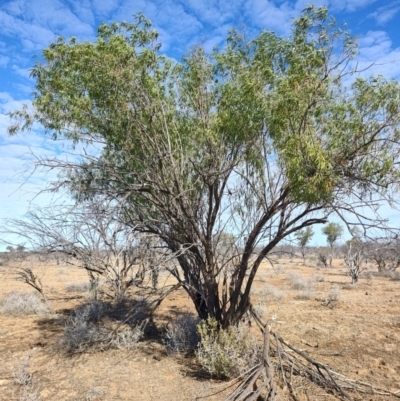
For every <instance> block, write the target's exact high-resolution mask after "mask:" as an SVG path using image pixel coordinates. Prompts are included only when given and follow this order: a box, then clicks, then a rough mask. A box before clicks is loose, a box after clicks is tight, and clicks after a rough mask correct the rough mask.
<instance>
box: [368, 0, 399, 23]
mask: <svg viewBox="0 0 400 401" xmlns="http://www.w3.org/2000/svg"><path fill="white" fill-rule="evenodd" d="M399 11H400V4H399V2H398V1H395V2H392V3H390V4H387V5H385V6H383V7H379V8H378V9H377V10H376V11H374V12H373V13H371V14H369V15H368V17H369V18H374V19H375V20H376V22H377V23H378V24H379V25H385V24H386V23H387V22H389V21H390V20H391V19H392V18H393V17H394V16H395V15H396V14H397V13H398V12H399Z"/></svg>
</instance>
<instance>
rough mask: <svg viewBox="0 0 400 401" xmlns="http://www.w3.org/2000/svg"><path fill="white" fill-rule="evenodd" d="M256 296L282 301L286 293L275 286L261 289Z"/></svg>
mask: <svg viewBox="0 0 400 401" xmlns="http://www.w3.org/2000/svg"><path fill="white" fill-rule="evenodd" d="M256 294H257V295H259V296H262V297H263V296H266V297H267V298H276V299H282V298H283V296H284V293H283V292H282V291H280V290H279V289H278V288H276V287H274V286H273V285H268V286H266V287H263V288H260V289H259V290H257V291H256Z"/></svg>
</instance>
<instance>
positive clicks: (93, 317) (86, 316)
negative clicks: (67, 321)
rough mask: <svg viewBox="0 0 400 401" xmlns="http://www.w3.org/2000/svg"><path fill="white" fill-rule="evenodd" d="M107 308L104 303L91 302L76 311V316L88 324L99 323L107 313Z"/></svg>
mask: <svg viewBox="0 0 400 401" xmlns="http://www.w3.org/2000/svg"><path fill="white" fill-rule="evenodd" d="M107 307H108V306H107V305H106V304H104V303H103V302H91V303H90V304H86V305H82V306H79V307H78V308H77V309H76V310H75V316H76V317H79V318H80V319H82V320H84V321H87V322H98V321H99V320H100V319H101V318H102V317H103V316H104V314H105V313H106V310H107Z"/></svg>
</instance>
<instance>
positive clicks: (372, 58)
mask: <svg viewBox="0 0 400 401" xmlns="http://www.w3.org/2000/svg"><path fill="white" fill-rule="evenodd" d="M359 49H360V54H359V57H358V58H357V61H358V62H359V66H360V68H361V69H363V68H366V67H368V66H371V68H369V69H368V70H367V71H366V72H365V73H366V74H368V75H370V74H376V75H379V74H381V75H384V76H386V77H387V78H396V79H400V48H393V44H392V41H391V39H390V38H389V36H388V34H387V33H386V32H384V31H369V32H367V34H366V35H364V36H362V37H360V39H359Z"/></svg>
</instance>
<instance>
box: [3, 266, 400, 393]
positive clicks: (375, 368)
mask: <svg viewBox="0 0 400 401" xmlns="http://www.w3.org/2000/svg"><path fill="white" fill-rule="evenodd" d="M279 263H280V264H281V266H282V267H281V269H280V271H276V270H275V269H274V268H273V267H271V266H270V265H269V264H263V265H262V266H261V268H260V274H261V276H263V277H267V278H268V281H267V282H261V281H258V280H256V282H255V286H254V288H253V289H254V291H252V296H251V300H252V303H253V304H254V305H259V308H260V310H263V311H264V314H265V316H264V319H265V320H268V319H271V315H274V317H275V315H276V319H275V320H273V321H272V326H273V330H274V331H276V332H278V333H280V334H281V335H282V337H284V338H285V339H286V340H287V341H289V342H290V343H291V344H293V345H294V346H296V347H297V348H300V349H302V350H304V352H306V353H308V354H310V355H311V356H312V357H314V358H315V359H317V360H321V362H323V363H327V364H329V366H330V367H331V368H332V369H334V370H335V371H337V372H340V373H343V374H345V375H346V376H348V377H350V378H352V379H354V380H360V381H363V382H367V383H371V384H373V385H375V386H378V387H384V388H388V389H392V390H393V391H397V390H400V384H399V381H398V377H399V375H400V362H399V361H400V349H399V347H398V344H399V343H400V320H399V316H400V295H399V294H400V292H399V291H400V287H399V285H400V284H399V281H395V280H393V279H392V278H391V277H381V276H376V275H374V276H373V278H372V279H371V280H365V279H361V280H360V281H359V282H358V283H357V284H356V285H351V284H348V283H349V277H348V276H347V275H346V274H345V272H344V269H342V268H341V267H340V266H339V263H338V260H336V261H334V265H333V267H332V268H330V269H324V270H323V271H322V270H320V271H319V272H318V273H321V276H322V277H323V278H324V281H322V280H321V279H320V278H318V277H316V276H313V275H314V274H315V273H316V268H315V267H312V266H303V265H297V263H299V260H295V263H296V266H294V265H293V263H290V261H289V259H285V258H281V260H280V262H279ZM11 267H12V266H11ZM8 269H9V268H8V267H7V270H8ZM59 269H60V266H56V264H55V263H54V264H53V265H51V264H50V265H49V266H47V267H46V275H45V276H44V278H43V286H44V288H45V289H46V290H47V293H46V295H47V296H48V298H49V299H50V300H51V304H52V308H53V309H54V311H56V312H57V316H55V315H48V314H35V312H33V313H31V314H19V313H16V314H14V313H13V314H7V315H4V314H2V315H0V355H1V361H2V363H1V364H0V400H1V401H11V400H13V401H39V400H40V399H41V401H53V400H63V401H88V400H90V401H94V400H96V401H97V400H100V401H106V400H118V401H131V400H143V401H150V400H163V401H164V400H165V401H175V400H179V401H189V400H194V399H196V397H200V396H205V395H208V394H211V393H214V392H215V389H214V387H213V386H214V385H215V382H214V383H213V382H211V381H209V380H208V379H207V378H206V377H204V374H201V373H200V371H199V366H198V364H197V363H196V361H195V360H194V357H193V356H186V355H185V357H179V358H175V357H169V356H168V355H167V354H166V352H165V345H164V343H163V341H162V339H163V338H164V335H165V333H166V328H170V327H171V323H172V322H173V321H174V320H175V319H176V318H177V317H178V318H179V316H182V315H183V314H184V313H186V312H189V314H190V315H191V316H196V315H195V311H194V309H193V308H192V304H191V301H190V300H189V299H188V297H187V295H186V294H185V292H184V291H177V292H175V293H174V294H172V295H170V296H169V297H167V298H166V299H165V301H163V303H162V304H161V306H160V308H159V310H158V311H157V313H156V315H155V317H154V320H153V321H151V322H150V323H149V326H148V327H147V329H146V333H145V335H144V337H143V338H142V339H141V340H139V341H136V338H135V336H134V335H133V334H132V333H131V332H128V329H130V330H133V329H134V328H135V327H136V324H137V322H136V320H135V321H132V322H128V324H125V325H122V326H121V327H120V328H119V330H118V331H117V333H120V337H119V338H118V337H117V336H114V337H113V336H111V338H110V332H112V330H115V329H116V327H117V326H118V324H119V322H121V321H122V318H123V316H124V313H125V312H124V313H122V312H120V311H119V310H114V309H112V310H110V307H109V305H108V303H106V302H104V303H101V302H98V303H96V302H88V301H87V300H86V299H85V296H84V295H85V294H82V293H80V292H79V291H77V292H76V293H74V292H68V290H67V289H66V283H83V282H85V280H86V281H87V275H86V273H85V272H84V271H81V270H79V269H75V268H70V267H68V268H65V271H64V274H63V275H61V276H60V275H59V274H58V271H59ZM374 269H375V270H376V268H374ZM342 270H343V271H342ZM290 273H296V274H297V277H298V278H299V280H298V281H299V282H301V283H302V284H300V289H296V288H293V287H294V286H293V284H292V281H291V278H288V276H289V275H290ZM318 273H317V274H318ZM295 278H296V276H295ZM164 281H166V282H167V283H168V284H171V283H173V282H172V280H170V279H168V278H167V277H166V276H163V275H161V276H160V283H162V282H164ZM294 281H295V282H297V280H294ZM310 283H311V284H312V286H313V287H314V288H315V294H314V296H312V297H311V298H306V299H302V300H301V301H299V299H298V296H299V294H300V293H301V292H302V291H303V290H306V289H307V288H309V284H310ZM296 286H297V284H296ZM301 287H303V288H301ZM347 289H348V290H347ZM24 290H26V285H24V284H22V283H17V282H15V281H14V280H13V279H12V278H10V279H8V276H5V278H4V279H3V280H1V281H0V299H2V300H3V302H2V305H3V303H4V300H5V294H7V293H10V292H11V291H12V292H14V293H20V292H21V291H24ZM335 291H336V292H338V294H336V298H337V299H338V301H337V305H338V307H335V308H330V307H324V306H323V305H321V301H322V300H323V299H326V298H334V296H335ZM282 294H284V296H282V298H281V295H282ZM40 302H43V301H40ZM82 302H88V305H89V306H88V305H80V303H82ZM256 308H257V306H256ZM76 311H78V315H79V314H80V315H82V316H83V317H84V318H82V320H81V325H82V326H83V327H84V329H85V325H86V329H87V327H97V329H98V330H99V331H101V332H102V330H104V331H105V332H106V335H107V336H108V338H109V341H112V340H115V342H114V345H107V346H106V347H105V346H103V345H102V346H99V347H97V346H95V347H94V348H93V347H92V348H91V347H88V348H87V349H86V350H84V351H83V353H79V354H76V352H73V353H69V354H67V353H65V352H60V351H59V350H57V349H56V348H55V345H56V344H57V343H58V341H61V340H60V339H62V338H63V337H64V335H65V333H64V331H65V330H66V325H67V321H68V319H70V318H73V317H76V314H77V313H76ZM143 315H145V308H144V309H143ZM246 323H247V322H246ZM82 326H81V327H82ZM77 327H80V326H79V324H78V325H77ZM86 329H85V330H86ZM125 330H126V331H125ZM249 331H250V333H252V334H253V335H255V336H256V338H257V339H258V341H259V333H258V330H257V329H256V328H254V325H253V326H252V327H251V328H249ZM257 336H258V337H257ZM303 341H304V342H303ZM178 343H179V341H178ZM108 344H109V343H108ZM126 344H128V347H127V346H126ZM129 344H134V345H133V346H129ZM83 348H85V346H83ZM119 348H121V349H122V350H121V349H119ZM126 348H128V350H127V349H126ZM78 349H79V347H78ZM98 350H101V352H98ZM88 351H90V352H88ZM27 353H29V355H30V367H29V368H28V369H27V372H28V374H30V375H32V376H33V385H29V386H28V385H26V386H24V385H20V384H17V382H16V381H15V380H16V379H15V376H16V374H15V373H14V371H15V361H16V360H18V361H22V362H23V360H24V359H23V357H24V355H26V354H27ZM371 372H372V373H371ZM293 384H294V385H295V388H296V389H297V390H296V391H297V392H298V397H299V399H300V400H301V401H303V400H307V399H309V400H324V401H333V400H334V399H335V398H334V397H333V396H332V395H331V394H326V393H325V392H324V391H322V390H320V389H319V388H318V387H315V386H310V385H309V383H308V382H307V381H306V380H305V379H304V378H299V377H295V376H293ZM94 389H96V391H97V390H98V391H97V392H96V391H95V390H94ZM278 392H279V396H280V399H282V400H287V399H288V395H287V393H285V391H284V389H281V388H278ZM226 394H227V393H226V392H225V393H220V394H217V395H214V396H211V397H209V398H207V400H208V401H220V400H223V399H224V398H225V396H226ZM29 397H31V398H29ZM35 397H36V398H35ZM364 399H368V400H372V401H383V400H385V401H394V400H395V398H390V397H386V398H383V397H381V396H379V395H370V396H368V397H367V398H364Z"/></svg>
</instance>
